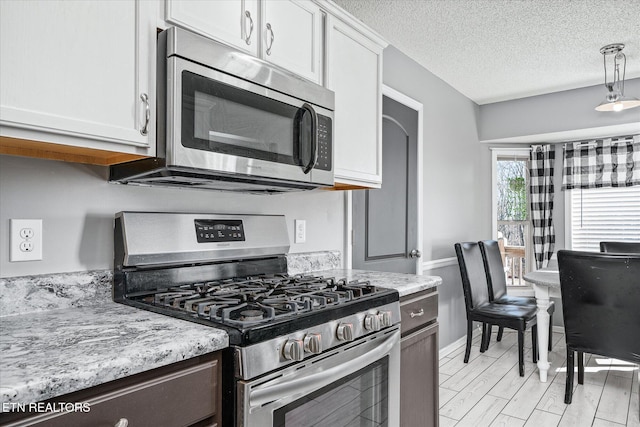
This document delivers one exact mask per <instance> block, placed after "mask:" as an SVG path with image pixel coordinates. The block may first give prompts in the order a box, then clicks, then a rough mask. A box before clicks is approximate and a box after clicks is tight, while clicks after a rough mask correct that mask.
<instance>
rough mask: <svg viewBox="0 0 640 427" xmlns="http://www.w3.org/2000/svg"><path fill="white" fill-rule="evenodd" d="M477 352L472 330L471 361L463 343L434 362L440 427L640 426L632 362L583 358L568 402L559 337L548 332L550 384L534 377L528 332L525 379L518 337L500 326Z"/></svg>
mask: <svg viewBox="0 0 640 427" xmlns="http://www.w3.org/2000/svg"><path fill="white" fill-rule="evenodd" d="M496 329H497V328H494V333H493V336H492V340H491V344H490V346H489V349H488V350H487V351H486V352H485V353H480V333H479V331H476V332H474V341H473V343H474V345H473V347H472V349H471V357H470V358H469V363H466V364H465V363H464V362H463V358H464V345H462V346H461V347H460V348H458V349H456V350H455V351H453V352H452V353H450V354H448V355H447V356H446V357H442V358H441V359H440V426H441V427H449V426H456V427H463V426H472V427H481V426H491V427H497V426H504V427H522V426H526V427H530V426H531V427H555V426H559V427H564V426H571V427H585V426H592V427H620V426H627V427H640V420H639V417H638V413H639V411H640V409H639V401H638V366H637V365H631V364H624V363H619V362H618V361H613V362H612V361H611V360H609V359H606V358H603V357H600V356H592V355H586V361H585V378H584V384H583V385H579V386H578V375H577V368H576V374H575V375H574V392H573V402H572V403H571V405H565V404H564V386H565V379H566V363H565V362H566V348H565V341H564V335H563V334H560V333H555V332H554V334H553V338H552V339H553V351H552V352H551V353H550V354H549V360H550V362H551V369H550V370H549V373H548V381H547V382H546V383H541V382H540V377H539V375H538V371H537V367H536V366H535V365H534V364H533V362H532V360H531V335H530V333H527V336H526V338H525V347H526V348H525V376H524V377H520V376H519V375H518V345H517V334H516V333H515V332H507V330H505V333H504V337H503V338H502V342H499V343H498V342H496V341H495V337H496Z"/></svg>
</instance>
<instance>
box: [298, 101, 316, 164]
mask: <svg viewBox="0 0 640 427" xmlns="http://www.w3.org/2000/svg"><path fill="white" fill-rule="evenodd" d="M302 110H305V111H307V112H308V113H309V114H310V115H311V156H310V157H311V158H310V159H309V163H308V164H307V165H306V166H305V167H304V168H303V169H302V171H303V172H304V173H305V175H306V174H308V173H309V172H311V170H312V169H313V168H314V167H315V165H316V163H318V114H316V110H314V109H313V107H312V106H311V105H309V104H307V103H305V104H304V105H303V106H302ZM302 117H303V116H300V121H302ZM300 127H302V123H301V124H300Z"/></svg>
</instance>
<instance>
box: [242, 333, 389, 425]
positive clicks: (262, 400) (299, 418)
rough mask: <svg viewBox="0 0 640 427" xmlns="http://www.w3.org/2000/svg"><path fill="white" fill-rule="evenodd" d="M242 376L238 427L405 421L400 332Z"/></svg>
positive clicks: (374, 337)
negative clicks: (253, 376) (401, 408)
mask: <svg viewBox="0 0 640 427" xmlns="http://www.w3.org/2000/svg"><path fill="white" fill-rule="evenodd" d="M327 353H328V354H322V355H319V356H318V357H316V358H311V359H309V360H308V361H307V360H305V361H303V362H301V363H299V364H296V365H293V366H290V367H288V368H286V369H284V370H281V371H278V372H276V373H272V374H269V375H267V376H265V377H261V378H259V379H255V380H250V381H238V395H237V396H238V427H240V426H242V427H274V426H283V427H284V426H286V427H293V426H295V427H306V426H331V427H342V426H388V427H397V426H398V425H399V422H400V421H399V420H400V413H399V406H400V404H399V403H400V402H399V396H400V383H399V381H400V380H399V378H400V331H399V329H398V327H394V328H391V329H388V330H386V331H381V332H378V333H376V334H374V335H371V336H368V337H365V338H363V339H361V340H359V341H358V342H354V343H350V344H349V345H346V346H344V347H341V348H339V349H336V350H334V351H330V352H327Z"/></svg>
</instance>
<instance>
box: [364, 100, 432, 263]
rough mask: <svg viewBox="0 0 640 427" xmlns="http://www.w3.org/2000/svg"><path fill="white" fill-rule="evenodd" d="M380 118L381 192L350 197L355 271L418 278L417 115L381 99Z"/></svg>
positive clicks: (371, 191) (407, 108) (410, 110)
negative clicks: (361, 270) (400, 274)
mask: <svg viewBox="0 0 640 427" xmlns="http://www.w3.org/2000/svg"><path fill="white" fill-rule="evenodd" d="M382 115H383V117H382V188H381V189H375V190H355V191H353V229H354V236H353V268H357V269H364V270H374V271H391V272H397V273H416V259H415V257H416V256H419V255H420V254H419V252H418V253H416V250H415V249H416V248H417V192H416V187H417V178H416V177H417V164H416V161H417V152H418V146H417V139H418V112H417V111H415V110H413V109H411V108H409V107H407V106H405V105H403V104H401V103H399V102H397V101H395V100H393V99H391V98H388V97H386V96H385V97H383V103H382ZM412 251H413V253H412Z"/></svg>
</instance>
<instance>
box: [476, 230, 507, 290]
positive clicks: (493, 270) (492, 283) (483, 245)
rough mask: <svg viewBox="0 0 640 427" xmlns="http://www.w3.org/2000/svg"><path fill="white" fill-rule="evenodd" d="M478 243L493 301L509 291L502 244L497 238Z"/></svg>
mask: <svg viewBox="0 0 640 427" xmlns="http://www.w3.org/2000/svg"><path fill="white" fill-rule="evenodd" d="M478 243H479V244H480V252H482V260H483V262H484V270H485V273H486V275H487V284H488V285H489V299H490V300H492V301H493V300H494V299H497V298H500V297H502V296H503V295H505V294H506V293H507V279H506V277H505V275H504V264H503V262H502V255H501V254H500V245H499V244H498V242H497V241H495V240H483V241H482V242H478Z"/></svg>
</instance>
